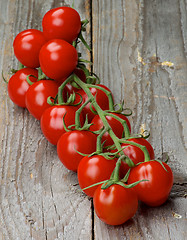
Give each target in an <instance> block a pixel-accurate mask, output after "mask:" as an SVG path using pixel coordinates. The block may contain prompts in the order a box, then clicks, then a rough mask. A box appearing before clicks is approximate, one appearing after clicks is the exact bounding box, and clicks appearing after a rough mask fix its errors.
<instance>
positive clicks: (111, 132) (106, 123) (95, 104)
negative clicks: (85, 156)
mask: <svg viewBox="0 0 187 240" xmlns="http://www.w3.org/2000/svg"><path fill="white" fill-rule="evenodd" d="M74 81H75V82H76V83H77V84H78V85H79V86H80V87H81V88H82V89H83V90H84V91H85V93H86V94H87V96H88V98H89V99H90V102H92V104H93V106H94V108H95V110H96V111H97V113H98V115H99V117H100V118H101V120H102V122H103V125H104V126H105V127H106V128H108V132H109V134H110V136H111V138H112V140H113V141H114V144H115V145H116V148H117V149H118V150H120V151H121V144H120V143H119V138H118V137H117V136H116V135H115V133H114V132H113V130H112V129H111V127H110V125H109V123H108V121H107V119H106V117H105V113H104V111H103V110H102V109H101V108H100V106H99V105H98V104H97V102H96V100H95V97H94V96H93V95H92V93H91V92H90V89H89V87H88V84H86V83H84V82H82V81H81V80H80V79H79V78H78V77H77V76H76V75H74ZM89 86H90V85H89ZM91 86H92V85H91ZM94 87H95V86H94ZM121 154H124V153H123V152H121Z"/></svg>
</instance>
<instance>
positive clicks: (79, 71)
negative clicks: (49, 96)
mask: <svg viewBox="0 0 187 240" xmlns="http://www.w3.org/2000/svg"><path fill="white" fill-rule="evenodd" d="M73 73H75V74H76V75H77V76H78V77H79V78H80V79H81V80H82V81H83V82H86V75H85V73H84V71H83V70H82V69H80V68H76V69H75V70H74V71H73ZM79 90H80V89H79V88H76V87H73V85H71V84H70V83H68V84H66V91H67V92H68V94H69V95H70V94H71V93H73V92H77V91H79Z"/></svg>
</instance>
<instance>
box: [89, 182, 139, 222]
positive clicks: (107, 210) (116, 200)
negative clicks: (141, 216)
mask: <svg viewBox="0 0 187 240" xmlns="http://www.w3.org/2000/svg"><path fill="white" fill-rule="evenodd" d="M93 203H94V209H95V212H96V214H97V216H98V217H99V218H100V220H101V221H103V222H105V223H107V224H109V225H120V224H123V223H125V222H126V221H127V220H129V219H130V218H132V217H133V216H134V215H135V213H136V211H137V208H138V198H137V195H136V193H135V191H134V190H133V189H132V188H124V187H122V186H120V185H117V184H114V185H112V186H110V187H109V188H107V189H101V186H99V187H98V188H97V190H96V191H95V193H94V197H93Z"/></svg>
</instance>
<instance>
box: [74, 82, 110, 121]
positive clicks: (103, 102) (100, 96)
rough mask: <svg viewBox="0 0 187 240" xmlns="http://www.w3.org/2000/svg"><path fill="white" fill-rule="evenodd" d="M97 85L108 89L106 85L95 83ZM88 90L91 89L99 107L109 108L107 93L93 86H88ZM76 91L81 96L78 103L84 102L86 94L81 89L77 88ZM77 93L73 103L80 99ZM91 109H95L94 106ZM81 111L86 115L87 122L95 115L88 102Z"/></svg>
mask: <svg viewBox="0 0 187 240" xmlns="http://www.w3.org/2000/svg"><path fill="white" fill-rule="evenodd" d="M97 86H100V87H103V88H104V89H106V90H107V91H110V89H109V88H107V87H106V86H104V85H102V84H97ZM90 91H91V93H92V95H93V96H95V99H96V102H97V104H98V105H99V106H100V107H101V109H102V110H108V109H109V101H108V97H107V95H106V94H105V93H104V92H103V91H102V90H100V89H97V88H94V87H93V88H90ZM110 92H111V91H110ZM77 93H78V94H79V95H81V96H82V103H81V104H80V105H82V104H83V103H85V102H86V101H87V100H88V96H87V94H86V93H85V92H84V90H83V89H81V90H79V91H78V92H77ZM79 95H77V97H76V99H75V103H78V102H80V100H81V99H80V96H79ZM93 110H94V111H95V108H94V107H93ZM82 112H83V114H84V116H86V115H87V116H88V120H89V122H91V121H92V119H93V118H94V117H95V114H94V113H93V112H92V111H91V110H90V103H88V104H87V105H86V106H85V107H84V109H83V111H82Z"/></svg>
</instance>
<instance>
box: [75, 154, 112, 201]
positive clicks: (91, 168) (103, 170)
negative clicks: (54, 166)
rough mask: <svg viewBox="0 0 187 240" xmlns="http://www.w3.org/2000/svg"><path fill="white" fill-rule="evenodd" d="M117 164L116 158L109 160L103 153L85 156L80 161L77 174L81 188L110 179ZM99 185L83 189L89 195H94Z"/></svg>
mask: <svg viewBox="0 0 187 240" xmlns="http://www.w3.org/2000/svg"><path fill="white" fill-rule="evenodd" d="M115 166H116V159H113V160H107V159H106V158H105V157H103V156H101V155H94V156H91V157H88V156H86V157H83V158H82V160H81V161H80V163H79V166H78V170H77V174H78V180H79V185H80V187H81V189H83V188H86V187H88V186H90V185H93V184H95V183H98V182H101V181H104V180H108V179H110V176H111V174H112V172H113V170H114V168H115ZM97 188H98V186H95V187H91V188H88V189H86V190H83V192H84V193H86V195H88V196H89V197H93V196H94V192H95V191H96V189H97Z"/></svg>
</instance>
